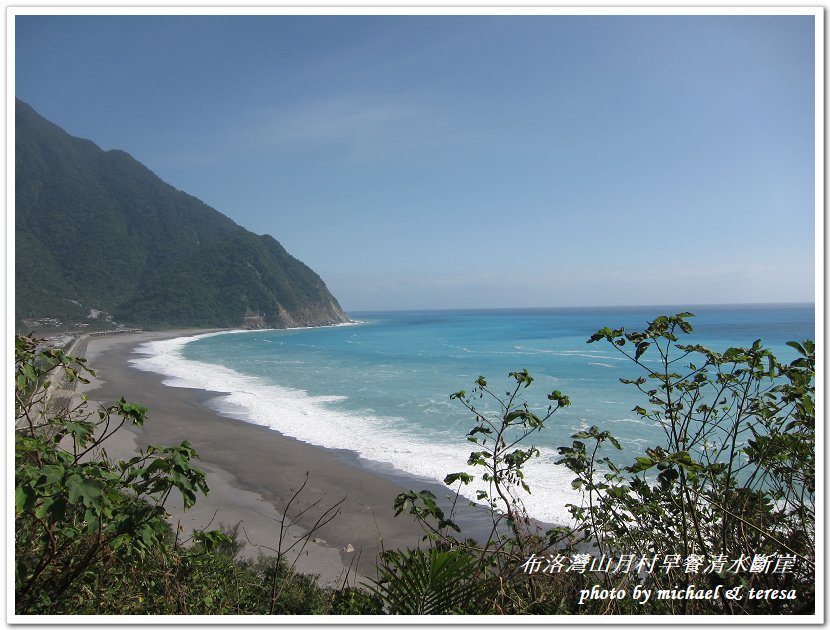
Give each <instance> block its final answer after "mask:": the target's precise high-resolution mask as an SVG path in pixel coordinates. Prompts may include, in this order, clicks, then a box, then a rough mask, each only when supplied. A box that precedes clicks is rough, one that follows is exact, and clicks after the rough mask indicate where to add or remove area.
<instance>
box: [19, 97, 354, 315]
mask: <svg viewBox="0 0 830 630" xmlns="http://www.w3.org/2000/svg"><path fill="white" fill-rule="evenodd" d="M15 134H16V137H15V185H16V192H15V318H16V320H17V321H18V322H21V321H22V320H24V319H27V318H28V319H33V318H42V317H63V318H66V317H69V318H72V319H77V318H89V316H90V314H91V313H92V311H93V310H95V311H103V312H105V313H108V314H110V315H111V316H112V317H113V318H114V319H115V320H117V321H118V322H121V323H123V324H130V325H143V326H145V327H169V328H175V327H185V326H208V327H240V326H249V327H276V328H284V327H294V326H317V325H327V324H336V323H342V322H346V321H348V316H347V315H346V314H345V313H344V312H343V310H342V308H341V307H340V305H339V304H338V302H337V300H336V299H335V298H334V296H333V295H332V294H331V293H330V292H329V290H328V288H327V287H326V285H325V283H324V282H323V280H322V279H321V278H320V276H318V275H317V274H316V273H315V272H314V271H312V270H311V269H310V268H309V267H308V266H307V265H305V264H304V263H302V262H301V261H299V260H298V259H296V258H294V257H293V256H291V254H289V253H288V252H287V251H286V250H285V248H284V247H283V246H282V245H281V244H280V243H279V242H278V241H277V240H276V239H275V238H273V237H272V236H270V235H256V234H253V233H252V232H250V231H248V230H246V229H245V228H243V227H241V226H239V225H237V224H236V223H235V222H233V221H232V220H231V219H230V218H228V217H227V216H225V215H223V214H222V213H220V212H219V211H217V210H215V209H214V208H211V207H210V206H208V205H207V204H205V203H204V202H202V201H201V200H199V199H198V198H196V197H194V196H192V195H190V194H188V193H186V192H183V191H180V190H178V189H176V188H175V187H173V186H172V185H170V184H168V183H166V182H164V181H163V180H161V179H160V178H159V177H158V176H156V175H155V174H154V173H153V172H152V171H151V170H150V169H149V168H147V167H146V166H145V165H144V164H142V163H141V162H139V161H137V160H135V159H134V158H133V157H132V156H130V155H129V153H127V152H125V151H122V150H120V149H113V150H109V151H104V150H102V149H101V148H99V147H98V146H97V145H96V144H95V143H94V142H92V141H91V140H86V139H82V138H76V137H73V136H71V135H69V134H68V133H67V132H65V131H64V130H63V129H61V128H60V127H58V126H57V125H55V124H54V123H52V122H50V121H48V120H46V119H45V118H43V117H42V116H40V115H39V114H37V113H36V112H35V111H34V109H32V108H31V107H30V106H29V105H27V104H26V103H24V102H22V101H20V100H19V99H17V100H16V107H15Z"/></svg>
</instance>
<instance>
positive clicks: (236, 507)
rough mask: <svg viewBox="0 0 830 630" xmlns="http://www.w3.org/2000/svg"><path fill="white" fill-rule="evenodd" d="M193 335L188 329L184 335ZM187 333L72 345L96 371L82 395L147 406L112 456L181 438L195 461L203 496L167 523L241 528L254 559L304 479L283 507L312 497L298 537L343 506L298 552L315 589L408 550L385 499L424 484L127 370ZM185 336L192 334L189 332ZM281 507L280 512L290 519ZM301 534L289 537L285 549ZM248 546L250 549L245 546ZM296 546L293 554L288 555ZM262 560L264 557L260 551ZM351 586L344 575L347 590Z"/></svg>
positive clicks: (114, 444) (412, 527) (112, 446)
mask: <svg viewBox="0 0 830 630" xmlns="http://www.w3.org/2000/svg"><path fill="white" fill-rule="evenodd" d="M194 332H195V331H194ZM186 334H188V333H187V332H176V333H138V334H126V335H121V336H118V335H116V336H109V337H92V338H90V339H89V340H88V345H87V346H86V347H84V345H83V344H80V345H79V346H78V350H80V351H83V352H84V353H85V355H86V356H87V358H88V360H89V365H90V367H92V369H94V370H95V371H96V373H97V374H98V378H97V379H95V380H94V381H93V383H92V384H91V386H90V387H91V389H92V391H90V392H89V395H90V398H91V399H93V400H98V401H102V402H107V403H109V402H112V401H115V400H117V399H118V398H120V397H122V396H123V397H124V398H126V399H127V400H128V401H130V402H137V403H140V404H143V405H145V406H146V407H148V408H149V412H148V414H147V421H146V423H145V425H144V427H143V428H142V429H132V428H131V429H130V430H129V431H122V432H120V433H122V435H121V436H120V439H118V440H113V441H107V442H106V443H105V448H106V450H107V452H108V453H109V454H110V455H111V456H112V457H114V458H117V459H124V458H126V457H129V456H130V454H131V453H132V452H134V450H135V448H136V447H138V448H146V446H147V445H148V444H159V445H172V444H178V443H180V442H181V441H183V440H188V441H190V443H191V444H192V445H193V446H194V448H195V449H196V451H197V452H198V453H199V456H200V457H201V461H200V462H198V463H197V465H198V466H199V467H201V468H202V469H204V470H205V471H206V472H207V473H208V485H209V487H210V494H209V495H208V497H201V496H200V497H199V498H198V500H197V505H196V507H194V508H192V509H191V510H189V511H188V512H183V511H182V510H181V508H180V507H179V506H178V505H168V506H167V507H168V511H169V512H170V513H171V516H172V522H173V523H174V524H175V523H176V522H177V521H178V522H179V523H180V524H181V526H182V528H183V531H184V535H189V533H190V532H191V531H192V529H193V528H204V529H212V528H216V527H218V526H219V524H220V523H223V524H227V525H234V524H236V523H237V522H239V521H242V526H241V527H240V535H241V537H242V539H243V540H244V539H245V536H244V535H243V534H242V530H243V529H244V530H245V532H246V533H247V536H248V538H249V539H250V543H249V544H248V545H247V547H246V549H245V550H243V551H244V553H245V555H248V556H253V557H255V556H256V555H257V553H258V551H262V552H264V553H266V554H269V551H268V550H267V549H265V548H259V549H258V548H257V547H256V546H255V545H265V546H268V547H271V548H276V547H277V539H278V533H279V525H278V523H277V522H276V519H278V518H279V516H280V514H281V513H282V512H283V510H284V506H285V505H286V504H287V503H288V502H289V501H290V500H291V498H292V496H293V494H294V492H295V491H296V489H298V488H299V487H300V486H301V485H302V483H303V481H304V480H305V478H306V472H308V473H309V474H308V483H307V485H306V487H305V489H304V490H303V493H302V495H301V496H300V497H299V498H298V499H297V500H296V501H295V503H294V504H292V508H293V507H294V506H296V507H299V508H304V507H307V506H308V505H310V504H311V503H313V502H315V501H318V500H319V502H320V503H319V505H318V507H317V508H315V509H312V510H310V511H309V513H308V514H306V515H305V516H304V518H302V519H301V520H300V521H299V524H298V525H299V527H300V528H303V531H308V530H309V529H310V528H311V526H312V525H313V523H314V521H315V520H316V519H317V518H318V516H319V515H320V513H321V511H322V508H325V507H328V506H331V505H333V504H335V503H336V502H337V501H339V500H341V499H344V498H345V501H344V502H343V504H342V506H341V507H340V514H339V515H338V516H337V517H336V518H335V519H334V520H333V521H332V522H331V523H329V524H328V525H326V526H324V527H322V528H321V529H319V530H318V531H316V532H315V533H314V534H313V538H314V539H317V543H312V544H309V545H308V546H306V547H305V549H304V550H303V552H302V554H301V555H300V558H299V561H298V565H297V566H298V568H299V569H300V570H302V571H305V572H310V573H317V574H320V576H321V578H320V581H321V582H322V583H329V584H335V583H337V582H338V581H339V582H341V583H342V580H343V577H342V576H345V571H344V566H345V567H348V566H350V565H351V566H353V567H354V566H356V567H357V568H358V572H359V573H360V574H361V575H362V576H367V577H375V568H374V567H375V560H376V557H377V554H378V552H379V550H380V549H381V548H386V549H391V548H399V547H414V546H416V545H417V543H418V541H419V540H420V539H421V536H422V535H423V532H422V530H421V529H420V527H419V526H418V525H417V524H416V523H415V522H414V521H413V520H412V518H411V517H409V516H406V515H401V516H400V517H397V518H395V517H394V510H393V509H392V502H393V500H394V498H395V496H396V495H397V494H399V493H400V492H403V491H405V490H408V489H421V488H423V487H424V486H423V485H418V484H417V481H415V482H414V483H415V484H416V485H407V486H404V485H402V484H403V483H406V482H407V478H405V477H401V478H400V480H399V481H400V482H401V483H396V482H395V481H396V479H394V478H392V479H390V478H387V477H381V476H378V475H377V474H373V473H370V472H368V471H367V470H365V469H364V468H362V467H361V464H360V463H359V462H358V461H357V458H356V457H355V456H354V454H352V453H348V452H345V451H344V452H339V451H332V450H326V449H322V448H318V447H315V446H311V445H309V444H306V443H303V442H300V441H298V440H295V439H292V438H289V437H285V436H283V435H281V434H279V433H277V432H275V431H273V430H270V429H266V428H264V427H260V426H257V425H254V424H249V423H246V422H243V421H241V420H237V419H233V418H228V417H223V416H220V415H219V414H218V413H217V412H215V411H213V410H212V409H211V408H210V407H209V406H208V405H206V404H205V403H206V401H207V400H209V399H210V398H212V397H214V396H215V395H216V394H211V393H210V392H205V391H202V390H194V389H185V388H179V387H168V386H165V385H163V384H162V382H161V379H162V377H161V375H158V374H155V373H153V372H145V371H141V370H137V369H135V368H133V367H132V366H130V365H129V359H130V358H131V356H132V353H133V349H134V348H135V346H136V345H138V344H139V343H142V342H145V341H150V340H153V339H161V338H171V337H179V336H184V335H186ZM190 334H192V333H190ZM292 512H293V510H290V511H289V513H292ZM299 535H301V532H300V531H299V530H292V531H291V533H290V536H289V537H288V540H289V541H290V542H289V543H288V544H291V542H293V541H294V540H296V539H297V537H298V536H299ZM251 543H253V544H251ZM297 549H298V548H297ZM270 553H272V552H270ZM353 580H354V574H353V573H352V575H351V578H350V579H349V581H350V583H351V582H353Z"/></svg>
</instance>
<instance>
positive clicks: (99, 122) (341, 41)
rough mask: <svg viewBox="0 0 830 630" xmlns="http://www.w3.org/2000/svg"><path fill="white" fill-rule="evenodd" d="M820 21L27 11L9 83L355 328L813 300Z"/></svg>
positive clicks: (20, 19)
mask: <svg viewBox="0 0 830 630" xmlns="http://www.w3.org/2000/svg"><path fill="white" fill-rule="evenodd" d="M813 22H814V18H813V16H798V15H789V16H784V15H781V16H747V15H745V16H705V15H696V16H688V15H687V16H635V15H629V16H625V15H623V16H619V15H618V16H600V15H595V16H564V15H548V16H541V15H527V16H504V15H503V16H449V15H438V16H429V15H420V16H413V15H410V16H358V15H345V16H323V15H316V16H277V15H272V16H227V15H226V16H196V15H189V16H127V15H116V16H80V15H79V16H47V15H28V16H24V15H17V16H16V17H15V25H14V27H15V65H14V71H15V72H14V84H13V87H14V92H15V95H16V96H17V97H18V98H20V99H21V100H23V101H25V102H27V103H28V104H29V105H31V106H32V107H33V108H34V109H35V110H36V111H37V112H38V113H40V114H41V115H43V116H45V117H46V118H48V119H49V120H51V121H52V122H54V123H56V124H57V125H59V126H61V127H62V128H64V129H65V130H66V131H67V132H68V133H70V134H71V135H74V136H79V137H83V138H88V139H91V140H93V141H94V142H95V143H96V144H97V145H98V146H100V147H101V148H103V149H116V148H117V149H122V150H125V151H127V152H128V153H130V154H131V155H132V156H133V157H134V158H135V159H137V160H139V161H140V162H142V163H144V164H145V165H146V166H147V167H148V168H150V169H151V170H152V171H153V172H155V173H156V174H157V175H158V176H159V177H161V178H162V179H163V180H165V181H166V182H168V183H169V184H171V185H173V186H174V187H176V188H178V189H180V190H184V191H186V192H188V193H190V194H191V195H194V196H196V197H198V198H200V199H202V200H203V201H204V202H206V203H207V204H208V205H210V206H212V207H214V208H216V209H217V210H219V211H220V212H222V213H223V214H225V215H227V216H229V217H230V218H231V219H233V220H234V221H236V222H237V223H239V224H240V225H242V226H244V227H245V228H247V229H249V230H251V231H253V232H256V233H258V234H264V233H267V234H271V235H272V236H274V237H275V238H276V239H277V240H279V241H280V242H281V243H282V244H283V245H284V246H285V247H286V249H287V250H288V251H289V252H290V253H291V254H293V255H294V256H295V257H297V258H299V259H300V260H302V261H303V262H305V263H306V264H307V265H309V266H310V267H311V268H312V269H314V270H315V271H316V272H317V273H318V274H320V276H321V277H322V278H323V280H324V281H325V282H326V284H327V285H328V287H329V289H330V290H331V291H332V293H333V294H334V295H335V296H336V297H337V298H338V300H339V301H340V303H341V305H342V306H343V307H344V308H345V309H346V310H347V311H353V312H354V311H363V310H385V309H422V308H423V309H430V308H487V307H499V308H501V307H556V306H607V305H652V304H659V305H665V304H689V305H693V304H712V303H752V302H811V301H813V300H814V299H815V279H816V262H815V258H816V251H815V221H816V200H815V185H816V182H815V142H816V136H815V134H816V131H815V122H814V121H815V85H814V83H815V64H814V55H815V53H814V26H813Z"/></svg>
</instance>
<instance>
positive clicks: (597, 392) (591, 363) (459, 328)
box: [136, 305, 815, 522]
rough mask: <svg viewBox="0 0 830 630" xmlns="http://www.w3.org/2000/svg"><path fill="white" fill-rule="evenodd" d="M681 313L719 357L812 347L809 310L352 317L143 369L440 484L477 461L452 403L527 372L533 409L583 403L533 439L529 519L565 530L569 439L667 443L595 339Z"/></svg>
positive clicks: (229, 342)
mask: <svg viewBox="0 0 830 630" xmlns="http://www.w3.org/2000/svg"><path fill="white" fill-rule="evenodd" d="M682 310H690V311H692V312H694V313H695V314H696V317H695V318H693V320H692V322H693V325H694V327H695V332H694V333H693V335H691V336H690V337H689V339H688V341H689V342H693V343H701V344H703V345H707V346H709V347H711V348H713V349H716V350H725V349H726V348H727V347H730V346H747V345H751V344H752V343H753V342H754V341H755V340H756V339H762V340H763V341H764V343H765V345H766V346H768V347H770V348H771V349H773V351H775V352H776V354H777V355H778V356H779V358H781V359H785V360H791V359H792V358H794V357H795V355H794V353H793V351H792V350H791V349H790V348H789V347H787V346H786V345H785V342H786V341H788V340H803V339H807V338H810V339H814V338H815V322H814V308H813V306H812V305H791V306H790V305H776V306H751V307H750V306H738V307H713V306H708V307H690V308H672V307H662V308H655V307H650V308H594V309H567V308H562V309H533V310H487V311H409V312H383V313H380V312H372V313H369V312H367V313H350V316H351V317H352V318H353V319H355V320H358V321H359V323H357V324H354V325H348V326H336V327H329V328H316V329H295V330H268V331H250V332H238V333H232V334H218V335H205V336H200V337H198V338H195V339H193V338H190V339H178V340H168V341H162V342H152V343H149V344H145V346H144V347H143V349H142V352H143V353H144V357H143V358H141V359H138V360H137V361H136V364H137V365H138V366H139V367H142V368H143V369H151V370H155V371H158V372H162V373H164V374H166V375H167V376H168V379H167V381H166V382H168V384H171V385H178V386H188V387H198V388H202V389H207V390H211V391H216V392H220V393H222V396H218V397H217V398H216V399H214V400H213V401H212V404H213V406H214V407H216V408H217V409H218V410H220V411H221V412H223V413H225V414H227V415H230V416H233V417H236V418H240V419H243V420H246V421H249V422H255V423H257V424H262V425H265V426H269V427H271V428H273V429H274V430H277V431H280V432H281V433H284V434H286V435H291V436H293V437H296V438H298V439H301V440H304V441H307V442H310V443H313V444H317V445H320V446H324V447H327V448H344V449H348V450H351V451H354V452H355V453H357V454H358V455H359V456H360V457H361V459H362V461H364V462H365V463H366V464H367V465H369V466H372V465H374V464H375V463H380V464H383V465H386V466H392V467H394V468H395V469H397V470H398V471H401V472H404V473H408V474H411V475H416V476H420V477H424V478H426V479H431V480H435V481H440V480H441V479H443V477H444V476H445V475H446V474H447V473H449V472H455V471H459V470H464V469H465V468H466V466H465V463H466V460H467V457H468V455H469V453H470V451H471V450H472V449H471V446H472V445H471V444H469V443H468V442H467V441H466V437H465V436H466V433H467V432H468V431H469V430H470V428H472V426H473V422H472V418H471V414H470V413H469V412H468V411H467V410H465V409H464V408H463V407H462V406H461V404H460V403H459V402H458V401H452V400H450V394H451V393H453V392H455V391H458V390H461V389H464V390H467V391H470V390H471V389H472V387H473V384H474V381H475V380H476V378H477V377H478V376H479V375H485V376H486V377H487V379H488V382H489V383H490V384H491V385H492V386H493V389H494V391H495V392H497V393H503V392H504V391H505V390H506V389H507V388H508V387H509V386H510V381H509V380H508V378H507V374H508V372H510V371H514V370H522V369H527V370H528V371H529V372H530V373H531V374H532V375H533V376H534V378H535V381H534V384H533V385H532V386H531V387H530V388H529V389H527V390H526V391H525V394H526V400H527V401H528V402H529V403H530V404H531V406H535V405H538V406H541V407H546V406H547V404H548V401H547V398H546V395H547V394H548V393H549V392H550V391H552V390H554V389H558V390H560V391H562V393H564V394H566V395H567V396H569V397H570V399H571V403H572V405H571V406H570V407H567V408H564V409H561V410H560V411H558V412H557V413H556V414H555V415H554V416H553V418H551V419H550V420H549V421H548V423H547V425H546V428H545V430H544V431H543V432H541V433H539V434H535V435H534V436H533V438H532V443H533V444H535V445H536V446H538V447H539V448H540V450H541V457H540V458H539V459H538V460H533V461H532V462H531V464H530V465H529V468H528V474H527V478H528V481H529V483H530V484H531V486H532V488H533V490H534V492H533V498H532V500H530V501H528V504H527V507H528V510H529V512H530V513H531V515H532V516H535V517H537V518H540V519H542V520H546V521H553V522H562V521H563V519H565V518H566V514H567V512H566V508H565V504H566V503H567V502H569V501H573V500H575V498H576V497H575V495H574V493H573V491H572V490H571V489H570V480H571V477H572V475H571V474H570V473H569V472H568V471H566V470H563V469H562V468H561V467H559V466H556V465H555V464H554V462H555V460H556V459H557V458H558V457H557V453H556V447H557V446H560V445H565V444H570V442H571V439H570V436H571V434H572V433H574V432H575V431H578V430H580V429H582V428H586V427H588V426H591V425H594V424H596V425H599V426H600V427H602V428H604V429H608V430H610V431H611V432H612V433H613V434H614V435H615V436H616V437H617V438H618V439H619V441H620V443H621V444H622V445H623V447H624V448H626V449H627V450H628V451H630V452H631V453H632V454H633V453H637V452H640V451H641V450H642V449H643V448H645V446H646V445H654V444H660V443H661V441H662V430H661V428H660V427H657V426H654V425H653V424H648V423H646V422H645V421H643V420H642V419H641V418H639V417H638V416H637V415H636V414H634V413H632V411H631V409H632V408H633V407H634V406H635V405H637V404H641V405H643V406H646V405H645V403H646V401H644V400H642V397H641V395H639V394H638V392H636V390H634V389H633V388H631V387H630V386H629V387H626V386H624V385H622V384H621V383H620V382H619V378H620V377H627V378H636V377H637V376H639V375H640V374H639V372H638V368H637V366H635V365H634V364H633V363H631V362H630V361H629V360H628V359H626V358H625V357H623V356H622V355H620V354H619V353H618V352H616V351H615V349H614V348H612V347H611V346H610V345H608V344H607V343H594V344H587V343H586V341H587V339H588V338H589V337H590V335H591V334H592V333H593V332H595V331H596V330H598V329H599V328H602V327H603V326H610V327H612V328H614V327H620V326H624V327H625V328H626V329H629V330H630V329H639V328H643V327H645V325H646V324H647V322H648V321H650V320H652V319H654V317H656V316H657V315H660V314H664V313H665V314H671V313H675V312H679V311H682ZM414 487H417V484H414ZM469 492H470V494H471V495H472V494H473V493H474V490H473V489H470V491H469Z"/></svg>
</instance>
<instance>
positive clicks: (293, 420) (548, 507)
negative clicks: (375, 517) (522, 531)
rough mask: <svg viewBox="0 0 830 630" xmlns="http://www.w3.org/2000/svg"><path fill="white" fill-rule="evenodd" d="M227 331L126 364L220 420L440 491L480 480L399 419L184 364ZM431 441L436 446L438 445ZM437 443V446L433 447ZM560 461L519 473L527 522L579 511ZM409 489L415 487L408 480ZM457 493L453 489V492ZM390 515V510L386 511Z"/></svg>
mask: <svg viewBox="0 0 830 630" xmlns="http://www.w3.org/2000/svg"><path fill="white" fill-rule="evenodd" d="M245 332H248V331H231V332H220V333H206V334H202V335H196V336H192V337H179V338H175V339H166V340H159V341H150V342H146V343H144V344H141V345H140V346H138V347H137V348H136V353H137V354H139V355H140V356H139V357H137V358H133V359H131V360H130V363H131V364H132V365H133V366H134V367H136V368H138V369H141V370H146V371H152V372H156V373H159V374H161V375H163V377H164V378H163V380H162V382H163V383H164V385H166V386H169V387H186V388H195V389H202V390H206V391H210V392H216V393H217V394H218V396H217V397H216V398H215V399H213V400H212V401H211V405H212V406H213V407H214V408H215V409H216V410H217V411H218V412H219V413H221V414H222V415H225V416H229V417H232V418H236V419H239V420H243V421H246V422H250V423H253V424H258V425H262V426H265V427H268V428H270V429H273V430H274V431H278V432H279V433H281V434H283V435H286V436H290V437H292V438H295V439H298V440H301V441H303V442H307V443H309V444H313V445H316V446H321V447H323V448H330V449H347V450H350V451H353V452H354V453H356V454H357V455H358V456H359V457H361V458H364V459H365V460H369V461H370V462H380V463H382V464H387V465H390V466H392V467H393V468H395V469H396V470H398V471H400V472H403V473H407V474H409V475H414V476H416V477H422V478H425V479H428V480H430V481H433V482H437V483H442V480H443V478H444V477H445V476H446V475H447V474H448V473H451V472H460V471H465V472H469V473H470V474H473V475H475V476H476V477H480V475H481V474H482V473H483V472H484V470H483V469H481V468H477V469H472V468H470V467H468V466H467V465H466V462H467V458H468V457H469V454H470V451H471V450H472V448H471V447H472V446H473V445H471V444H469V443H466V442H464V441H463V437H461V438H460V439H459V443H454V442H452V441H448V440H447V439H446V436H433V439H432V440H431V439H429V438H430V436H425V435H422V434H420V433H418V432H417V431H414V430H407V426H408V423H407V422H406V421H405V418H402V417H392V416H383V415H374V414H368V413H356V412H353V411H345V410H342V409H337V408H336V403H337V402H339V401H342V400H344V399H345V397H344V396H331V395H330V396H320V395H316V396H313V395H309V394H308V393H307V392H306V391H303V390H301V389H295V388H289V387H283V386H280V385H275V384H273V383H269V382H267V381H266V380H265V379H263V378H260V377H255V376H249V375H245V374H242V373H240V372H237V371H235V370H233V369H230V368H227V367H224V366H219V365H214V364H210V363H205V362H200V361H195V360H191V359H187V358H185V357H184V356H183V355H182V349H183V348H184V346H185V345H186V344H187V343H190V342H192V341H195V340H196V339H201V338H204V337H208V336H214V335H219V334H234V333H245ZM436 438H437V439H436ZM438 440H440V441H438ZM556 459H558V454H557V453H556V452H555V450H553V449H550V448H542V449H540V457H539V458H535V459H533V460H531V461H529V462H528V463H527V464H526V465H525V481H527V483H528V484H529V485H530V486H531V489H532V491H533V495H532V496H528V495H524V497H523V498H524V503H525V507H526V509H527V511H528V513H529V515H530V516H531V517H533V518H536V519H538V520H541V521H544V522H548V523H560V524H562V523H569V522H570V520H571V519H570V515H569V512H568V509H567V507H566V505H567V504H568V503H579V502H580V495H579V494H578V493H576V492H575V491H573V490H571V487H570V482H571V479H572V477H573V475H572V473H570V472H569V471H567V470H565V469H563V468H562V467H561V466H556V465H555V461H556ZM412 488H413V489H419V488H418V487H417V480H413V483H412ZM454 489H456V490H458V488H456V487H454ZM478 490H489V488H487V486H486V484H484V483H483V482H480V483H475V482H474V483H471V484H470V485H468V486H463V487H462V488H461V489H460V492H461V494H462V495H463V496H465V497H466V498H468V499H470V500H472V501H475V497H476V494H477V491H478ZM390 509H391V506H390Z"/></svg>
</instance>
